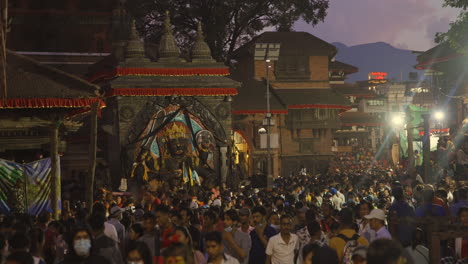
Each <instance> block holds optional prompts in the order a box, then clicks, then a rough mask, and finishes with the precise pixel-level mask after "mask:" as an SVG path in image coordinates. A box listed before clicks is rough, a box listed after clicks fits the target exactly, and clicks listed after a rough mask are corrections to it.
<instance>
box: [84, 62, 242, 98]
mask: <svg viewBox="0 0 468 264" xmlns="http://www.w3.org/2000/svg"><path fill="white" fill-rule="evenodd" d="M91 72H92V73H91V74H89V76H90V77H89V79H88V80H90V81H92V82H96V83H101V84H102V85H103V86H106V87H107V91H106V95H107V96H117V95H119V96H166V95H180V96H183V95H186V96H191V95H200V96H204V95H207V96H212V95H236V94H237V88H238V87H240V83H239V82H236V81H234V80H232V79H230V78H228V75H230V72H229V68H228V67H227V66H225V65H224V64H222V63H214V62H213V63H193V62H178V63H159V62H151V61H149V60H147V59H144V58H141V59H137V60H134V61H132V62H131V63H125V62H118V60H117V59H116V58H115V57H114V56H113V55H110V56H108V57H106V58H104V59H103V60H102V61H100V62H98V63H97V64H95V65H93V66H92V67H91Z"/></svg>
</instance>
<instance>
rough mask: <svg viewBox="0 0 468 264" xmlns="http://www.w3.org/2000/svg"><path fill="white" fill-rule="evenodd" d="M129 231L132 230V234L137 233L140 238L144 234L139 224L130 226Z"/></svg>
mask: <svg viewBox="0 0 468 264" xmlns="http://www.w3.org/2000/svg"><path fill="white" fill-rule="evenodd" d="M130 229H131V230H133V232H135V233H137V234H138V235H139V236H140V237H141V236H142V235H143V233H144V230H143V226H142V225H141V224H140V223H135V224H133V225H131V226H130Z"/></svg>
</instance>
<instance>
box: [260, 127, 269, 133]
mask: <svg viewBox="0 0 468 264" xmlns="http://www.w3.org/2000/svg"><path fill="white" fill-rule="evenodd" d="M266 132H267V131H266V129H265V128H264V127H261V128H260V129H259V130H258V133H259V134H265V133H266Z"/></svg>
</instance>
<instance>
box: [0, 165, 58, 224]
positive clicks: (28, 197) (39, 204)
mask: <svg viewBox="0 0 468 264" xmlns="http://www.w3.org/2000/svg"><path fill="white" fill-rule="evenodd" d="M59 164H60V163H59ZM59 171H60V169H59ZM50 172H51V159H50V158H47V159H42V160H37V161H33V162H30V163H25V164H21V163H16V162H13V161H8V160H3V159H0V212H1V213H3V214H8V213H10V211H14V212H18V213H23V212H24V209H25V208H27V212H28V213H29V214H31V215H38V214H39V213H41V212H42V211H48V212H52V207H51V201H50V192H51V173H50ZM60 202H61V201H59V207H61V205H60V204H61V203H60Z"/></svg>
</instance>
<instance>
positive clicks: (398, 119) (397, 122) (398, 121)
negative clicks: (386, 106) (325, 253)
mask: <svg viewBox="0 0 468 264" xmlns="http://www.w3.org/2000/svg"><path fill="white" fill-rule="evenodd" d="M392 123H393V124H394V125H395V126H401V125H402V124H403V118H401V116H394V117H393V119H392Z"/></svg>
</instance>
